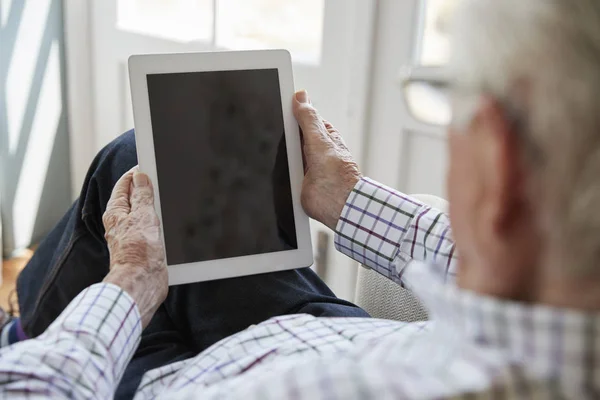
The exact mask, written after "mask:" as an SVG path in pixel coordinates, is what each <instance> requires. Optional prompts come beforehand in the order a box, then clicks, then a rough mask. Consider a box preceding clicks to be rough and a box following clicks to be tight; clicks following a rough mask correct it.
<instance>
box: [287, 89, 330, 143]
mask: <svg viewBox="0 0 600 400" xmlns="http://www.w3.org/2000/svg"><path fill="white" fill-rule="evenodd" d="M293 111H294V116H295V117H296V121H298V125H300V129H301V130H302V134H303V138H304V142H305V144H308V145H311V144H312V145H314V144H317V142H322V141H326V140H327V138H328V135H327V129H325V125H324V124H323V120H322V118H321V116H320V115H319V113H318V112H317V110H316V109H315V108H314V107H313V106H312V104H311V103H310V100H309V98H308V93H306V91H305V90H300V91H298V92H296V95H295V96H294V101H293Z"/></svg>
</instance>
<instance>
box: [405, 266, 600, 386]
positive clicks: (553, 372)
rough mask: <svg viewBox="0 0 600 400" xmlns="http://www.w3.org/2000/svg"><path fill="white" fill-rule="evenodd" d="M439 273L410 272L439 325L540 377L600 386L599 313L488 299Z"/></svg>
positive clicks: (419, 268) (425, 268) (413, 284)
mask: <svg viewBox="0 0 600 400" xmlns="http://www.w3.org/2000/svg"><path fill="white" fill-rule="evenodd" d="M436 270H438V271H439V268H438V269H435V268H433V267H431V266H427V265H424V264H422V265H420V266H417V265H414V266H412V268H408V271H406V274H411V277H410V279H407V280H408V281H410V282H411V287H410V288H411V290H413V291H414V292H415V293H416V294H417V296H418V297H419V298H420V299H421V300H422V302H423V304H424V305H425V306H426V308H427V309H428V310H429V315H430V316H431V319H432V320H434V321H437V322H436V323H437V324H441V325H442V326H443V327H444V329H451V330H454V332H455V333H456V334H458V335H460V337H462V338H464V339H465V340H467V341H469V342H471V343H472V344H474V345H475V346H481V347H485V348H487V349H492V350H498V352H499V353H500V354H502V356H503V357H507V358H508V359H509V360H510V361H511V362H516V363H519V364H522V365H524V366H525V367H526V368H527V369H528V370H530V371H531V372H533V373H535V374H540V376H546V377H556V378H566V379H568V383H569V385H572V384H577V385H589V386H588V387H589V388H594V389H598V388H600V314H599V313H590V312H581V311H578V310H573V309H564V308H556V307H549V306H544V305H534V304H526V303H520V302H513V301H505V300H501V299H498V298H494V297H489V296H483V295H480V294H477V293H474V292H471V291H466V290H461V289H459V288H457V287H456V286H454V285H445V284H444V283H443V278H442V277H440V276H439V275H437V274H435V272H434V271H436Z"/></svg>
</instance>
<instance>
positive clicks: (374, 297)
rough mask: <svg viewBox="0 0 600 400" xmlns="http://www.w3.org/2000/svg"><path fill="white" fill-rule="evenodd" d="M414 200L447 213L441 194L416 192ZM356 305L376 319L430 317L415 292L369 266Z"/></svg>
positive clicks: (361, 274)
mask: <svg viewBox="0 0 600 400" xmlns="http://www.w3.org/2000/svg"><path fill="white" fill-rule="evenodd" d="M412 197H414V198H415V199H417V200H419V201H420V202H422V203H424V204H427V205H429V206H431V207H433V208H437V209H438V210H440V211H442V212H448V202H447V201H446V200H444V199H442V198H440V197H437V196H432V195H427V194H417V195H413V196H412ZM354 299H355V302H356V304H357V305H358V306H359V307H361V308H362V309H364V310H365V311H366V312H368V313H369V314H370V315H371V316H372V317H374V318H383V319H391V320H395V321H404V322H414V321H424V320H427V319H428V315H427V310H426V309H425V307H423V305H422V304H421V302H420V301H419V300H418V299H417V298H416V297H415V295H414V294H412V292H410V291H409V290H407V289H404V288H402V287H401V286H400V285H398V284H396V283H395V282H392V281H391V280H389V279H387V278H386V277H384V276H382V275H380V274H378V273H377V272H375V271H373V270H371V269H370V268H368V267H364V266H360V267H359V268H358V276H357V279H356V291H355V296H354Z"/></svg>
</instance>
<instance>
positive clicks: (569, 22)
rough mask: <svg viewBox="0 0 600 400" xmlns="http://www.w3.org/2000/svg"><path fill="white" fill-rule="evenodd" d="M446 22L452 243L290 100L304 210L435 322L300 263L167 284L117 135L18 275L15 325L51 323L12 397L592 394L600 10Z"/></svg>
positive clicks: (499, 6)
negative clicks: (395, 314)
mask: <svg viewBox="0 0 600 400" xmlns="http://www.w3.org/2000/svg"><path fill="white" fill-rule="evenodd" d="M459 15H460V18H459V23H458V31H457V33H456V36H455V46H454V49H455V57H454V61H453V64H452V75H451V77H452V80H451V82H450V84H451V88H452V92H453V102H454V111H455V119H454V122H453V124H452V126H451V128H450V132H449V142H450V146H449V151H450V170H449V174H448V188H449V197H450V205H451V209H450V215H451V225H452V233H453V236H454V240H455V241H456V248H457V249H456V252H455V248H454V242H453V239H451V237H450V222H449V221H448V219H447V217H446V216H445V215H444V214H442V213H440V212H439V211H437V210H434V209H431V208H430V207H427V206H425V205H423V204H420V203H419V202H417V201H415V200H414V199H411V198H410V197H408V196H405V195H403V194H401V193H399V192H397V191H395V190H393V189H391V188H388V187H385V186H383V185H381V184H378V183H377V182H375V181H373V180H370V179H368V178H364V177H362V176H361V174H360V172H359V170H358V168H357V166H356V164H355V163H354V161H353V160H352V157H351V155H350V154H349V152H348V150H347V149H346V147H345V146H344V143H343V141H342V139H341V137H340V134H339V133H338V132H337V131H336V130H335V128H333V126H331V125H330V124H329V123H327V122H325V121H324V120H323V119H321V117H320V115H319V114H318V113H317V111H316V110H315V108H314V107H313V106H312V105H311V103H310V101H309V99H308V96H307V94H306V92H298V93H297V94H296V99H295V100H294V112H295V115H296V118H297V119H298V122H299V124H300V125H301V127H302V130H303V133H304V153H305V157H306V162H307V171H306V176H305V180H304V186H303V190H302V203H303V206H304V208H305V209H306V211H307V212H308V213H309V215H310V216H311V217H313V218H315V219H316V220H319V221H321V222H323V223H324V224H326V225H327V226H329V227H330V228H331V229H333V230H335V231H336V245H337V247H338V249H339V250H340V251H342V252H343V253H345V254H347V255H349V256H350V257H353V258H354V259H356V260H357V261H359V262H361V263H364V264H366V265H368V266H370V267H371V268H373V269H375V270H377V271H378V272H380V273H382V274H383V275H385V276H387V277H388V278H390V279H392V280H394V281H396V282H398V283H399V284H403V285H405V286H407V287H410V288H411V289H413V290H414V291H415V293H416V294H417V295H418V296H419V297H420V298H421V299H422V300H423V302H424V303H425V304H426V305H427V307H428V308H429V310H430V314H431V316H432V322H429V323H417V324H405V323H400V322H393V321H383V320H373V319H369V318H367V315H365V313H364V312H363V311H362V310H360V309H358V308H356V307H353V306H352V305H351V304H349V303H345V302H343V301H341V300H338V299H336V298H335V297H334V296H333V294H332V293H331V292H330V291H329V290H328V289H327V288H326V286H325V285H324V284H323V283H322V282H321V281H319V280H318V278H316V277H315V276H314V275H313V274H312V273H311V272H310V271H309V270H299V271H288V272H284V273H277V274H266V275H259V276H254V277H245V278H238V279H231V280H225V281H219V282H208V283H201V284H194V285H187V286H182V287H176V288H172V290H171V293H169V295H168V296H167V283H166V274H165V265H164V264H165V263H164V259H163V249H162V248H161V245H160V243H161V241H160V238H159V229H158V222H157V218H156V215H155V214H154V211H153V207H152V190H151V184H150V182H149V181H148V179H147V177H146V176H145V175H143V174H140V173H139V172H128V173H126V174H125V175H124V176H123V177H122V178H121V179H120V180H119V181H118V182H117V183H116V184H114V182H115V181H116V178H117V176H119V175H121V174H122V173H123V172H124V170H125V169H128V168H129V167H130V166H132V164H135V155H134V153H133V147H132V146H133V144H132V143H131V140H132V139H131V135H130V134H129V135H128V136H127V135H126V136H125V137H123V138H121V139H119V140H117V142H115V143H114V144H112V145H110V146H109V147H108V148H107V149H105V150H104V151H103V152H102V153H101V154H100V155H99V157H98V158H97V159H96V161H95V162H94V164H93V166H92V168H91V171H90V174H89V175H88V179H87V180H86V184H85V186H84V189H83V191H82V196H81V198H80V199H79V201H78V202H77V203H76V204H75V206H74V208H73V209H72V210H71V211H70V212H69V214H67V216H66V217H65V219H64V220H63V221H62V222H61V223H60V224H59V226H58V227H57V228H56V230H55V232H54V233H53V234H51V235H50V236H49V237H48V239H46V241H45V242H44V243H43V244H42V246H41V248H40V250H39V251H38V255H37V256H36V258H35V259H34V260H33V261H32V264H31V265H30V266H29V267H28V269H26V270H25V272H24V275H23V276H22V277H21V280H20V286H19V290H20V295H22V300H21V301H22V306H23V307H24V308H23V319H22V323H23V326H24V327H25V330H26V333H28V334H30V335H36V334H38V333H41V331H43V330H44V329H45V332H44V333H43V334H41V335H40V336H38V337H37V338H35V339H31V340H27V341H24V342H21V343H18V344H16V345H13V346H11V347H8V348H5V349H3V350H2V352H1V358H0V376H1V378H0V382H1V383H0V385H1V386H0V387H1V388H2V390H4V393H7V394H9V393H10V394H12V395H15V396H16V395H19V394H20V395H22V396H23V397H29V396H31V395H32V394H36V395H39V396H42V395H48V396H49V395H53V396H57V397H59V396H63V397H77V398H79V397H101V398H106V397H111V396H113V394H114V393H115V389H116V388H117V385H118V384H119V381H120V380H121V381H122V383H121V386H120V387H119V391H118V392H117V394H118V395H119V396H122V397H125V396H132V395H133V394H134V392H136V397H138V398H154V397H163V398H170V399H174V398H182V399H183V398H203V399H209V398H261V399H262V398H274V399H280V398H287V397H291V398H306V399H313V398H344V399H345V398H377V399H380V398H423V399H427V398H449V397H459V396H460V397H473V398H478V397H479V396H481V397H485V398H487V397H491V396H497V397H499V398H509V397H510V398H527V397H534V398H546V397H552V398H554V397H556V398H572V399H586V398H589V399H592V398H600V370H599V368H600V367H599V365H600V363H599V362H598V361H597V360H598V358H599V357H600V318H599V315H598V314H597V310H598V309H599V308H600V274H599V272H598V271H597V269H598V268H597V267H596V264H597V263H598V256H599V255H600V219H599V218H598V217H596V216H595V215H596V208H597V207H598V206H599V205H600V133H599V132H600V118H599V117H598V113H597V111H596V107H597V103H598V98H599V96H600V95H599V93H600V78H599V76H600V75H599V73H598V71H600V28H599V27H600V3H598V2H597V1H595V0H526V1H523V0H501V1H498V0H471V1H467V2H466V4H465V5H464V8H463V9H462V10H461V11H460V14H459ZM190 184H193V183H190ZM113 186H114V189H113ZM111 189H112V197H111V199H110V201H109V200H108V197H109V193H110V192H111ZM107 203H108V204H107ZM105 208H106V213H104V225H105V227H106V231H105V230H104V229H102V224H101V222H100V219H101V215H102V213H103V212H104V210H105ZM104 235H106V242H104V241H103V239H102V238H103V236H104ZM107 249H108V250H107ZM109 252H110V260H109V258H108V254H109ZM457 252H458V253H460V261H459V263H458V264H459V265H458V267H457V268H456V270H455V268H454V263H453V258H454V255H455V254H456V253H457ZM410 260H418V261H423V262H424V263H422V264H416V263H408V261H410ZM108 266H110V268H109V269H110V272H108V275H106V277H104V275H105V274H106V272H107V268H108ZM35 274H38V275H37V276H36V275H35ZM455 274H456V279H454V277H455ZM34 276H35V278H34ZM38 276H45V279H44V281H45V283H43V284H42V283H41V282H40V279H39V278H38ZM36 278H38V279H37V280H36ZM99 281H102V282H101V283H97V284H93V285H92V286H91V287H89V288H88V289H85V290H84V291H83V292H82V293H80V294H77V292H79V290H80V289H81V286H82V285H87V284H90V283H93V282H99ZM75 296H76V298H75V299H74V300H73V301H71V299H72V297H75ZM165 297H166V301H165V302H164V303H163V300H164V299H165ZM69 302H70V304H69V305H68V306H67V307H66V309H65V310H64V311H62V309H63V308H64V307H65V306H66V305H67V303H69ZM161 303H162V304H161ZM61 311H62V313H60V312H61ZM155 312H156V313H155ZM58 313H60V316H58V318H57V319H56V320H55V321H54V322H52V323H51V324H50V322H51V320H52V319H54V317H55V316H56V315H57V314H58ZM153 314H154V317H153V318H152V315H153ZM334 316H338V317H339V316H343V317H354V318H329V317H334ZM48 324H50V326H49V327H48V328H47V329H46V326H47V325H48ZM252 324H258V325H252ZM146 325H147V327H146V329H145V330H144V331H143V332H142V328H143V327H145V326H146ZM250 325H252V326H250ZM248 326H250V327H248ZM138 345H139V347H138ZM136 348H137V352H136ZM152 368H155V369H152ZM150 369H152V370H150ZM142 375H143V379H142V378H141V377H142ZM122 377H123V379H121V378H122ZM140 379H142V381H141V383H140V384H139V385H138V383H139V380H140ZM132 382H133V383H132Z"/></svg>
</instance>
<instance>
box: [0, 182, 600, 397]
mask: <svg viewBox="0 0 600 400" xmlns="http://www.w3.org/2000/svg"><path fill="white" fill-rule="evenodd" d="M449 234H450V232H449V225H448V220H447V217H446V216H444V215H442V214H440V213H439V212H437V211H435V210H432V209H430V208H429V207H426V206H424V205H422V204H419V203H418V202H416V201H414V200H413V199H411V198H410V197H407V196H404V195H402V194H400V193H397V192H394V191H393V190H390V189H389V188H386V187H384V186H382V185H379V184H378V183H376V182H374V181H371V180H368V179H364V180H362V181H361V182H360V183H359V184H358V185H357V186H356V188H355V190H354V191H353V193H352V194H351V196H350V197H349V199H348V203H347V204H346V207H345V208H344V212H343V217H342V219H341V220H340V223H339V225H338V235H337V238H336V244H337V246H338V248H339V249H340V250H341V251H343V252H344V253H346V254H349V255H351V256H352V257H354V258H355V259H356V260H357V261H359V262H363V263H365V264H367V265H369V266H370V267H371V268H374V269H375V270H377V271H379V272H381V273H383V274H384V275H386V276H388V277H390V278H391V279H394V280H395V281H397V282H400V283H402V284H405V285H408V286H410V287H411V288H412V289H413V290H414V291H415V292H416V293H417V294H418V295H419V297H420V298H421V300H422V301H423V302H424V304H425V305H426V306H427V308H428V309H429V311H430V315H432V318H433V321H432V322H420V323H401V322H394V321H384V320H376V319H361V318H315V317H312V316H309V315H289V316H282V317H276V318H272V319H269V320H267V321H265V322H263V323H261V324H259V325H257V326H252V327H250V328H248V329H246V330H245V331H243V332H240V333H238V334H236V335H233V336H231V337H229V338H227V339H224V340H222V341H221V342H219V343H216V344H215V345H213V346H212V347H210V348H209V349H207V350H206V351H204V352H202V353H201V354H199V355H197V356H196V357H194V358H191V359H188V360H184V361H181V362H178V363H174V364H171V365H167V366H165V367H162V368H159V369H156V370H153V371H149V372H148V373H146V375H145V377H144V379H143V381H142V383H141V385H140V387H139V389H138V393H137V395H136V398H137V399H147V398H148V399H152V398H165V399H189V398H202V399H222V398H243V399H245V400H246V399H282V398H293V399H319V398H321V399H359V398H360V399H366V398H374V399H388V398H390V399H391V398H397V399H434V398H435V399H437V398H461V399H462V398H469V399H479V398H482V399H484V398H485V399H488V398H498V399H511V398H519V399H521V398H536V399H545V398H559V399H560V398H569V399H595V398H600V368H599V367H598V365H600V363H599V362H598V361H597V360H599V359H600V341H598V336H599V332H600V317H599V316H598V315H596V314H589V313H587V314H586V313H578V312H576V311H572V310H563V309H555V308H549V307H541V306H530V305H527V304H521V303H510V302H505V301H500V300H498V299H494V298H489V297H485V296H479V295H476V294H474V293H470V292H465V291H461V290H459V289H458V288H456V287H455V286H454V285H449V284H446V281H447V278H448V277H452V276H453V274H454V264H453V263H454V261H453V254H454V251H453V250H454V245H453V243H452V240H451V238H450V236H449ZM410 260H412V261H414V262H411V263H410V267H407V265H409V263H408V262H407V261H410ZM420 261H426V262H427V263H421V262H420ZM139 337H140V322H139V315H138V313H137V310H136V308H135V306H134V305H133V303H132V301H131V299H130V298H129V297H128V296H127V295H126V294H125V293H123V292H122V291H121V290H119V289H118V288H116V287H114V286H111V285H106V284H100V285H95V286H92V287H91V288H90V289H88V290H86V291H85V292H84V293H82V294H81V295H80V296H78V297H77V299H75V300H74V301H73V303H72V304H71V305H70V306H69V308H68V309H67V310H65V312H64V313H63V314H62V315H61V316H60V318H59V319H58V320H57V321H56V322H55V323H54V324H53V325H52V326H51V327H50V328H49V329H48V331H47V332H46V333H44V335H42V336H41V337H39V338H37V339H33V340H29V341H27V342H23V343H20V344H18V345H15V346H11V347H8V348H5V349H2V350H0V390H3V392H1V393H2V394H3V395H5V396H8V395H9V393H10V395H11V397H16V398H19V397H20V398H27V397H30V396H33V395H36V394H38V395H42V396H50V395H55V396H57V397H58V396H59V395H60V396H62V397H76V398H88V397H94V398H107V397H110V396H111V394H112V390H114V388H115V385H116V383H117V382H118V379H119V378H120V377H121V375H122V373H123V368H124V366H125V365H126V363H127V361H128V360H129V359H130V357H131V355H132V353H133V352H134V350H135V347H136V345H137V343H138V341H139Z"/></svg>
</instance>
